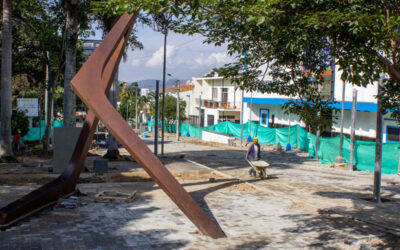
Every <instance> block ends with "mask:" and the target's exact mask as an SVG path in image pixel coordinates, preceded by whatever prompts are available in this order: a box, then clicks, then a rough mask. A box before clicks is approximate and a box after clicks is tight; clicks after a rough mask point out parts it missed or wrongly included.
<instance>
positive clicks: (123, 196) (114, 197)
mask: <svg viewBox="0 0 400 250" xmlns="http://www.w3.org/2000/svg"><path fill="white" fill-rule="evenodd" d="M135 198H136V191H134V192H133V193H131V194H127V193H120V192H109V191H101V192H100V193H98V194H96V195H95V196H94V202H111V203H122V202H125V203H130V202H132V201H133V200H134V199H135Z"/></svg>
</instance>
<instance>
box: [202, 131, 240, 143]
mask: <svg viewBox="0 0 400 250" xmlns="http://www.w3.org/2000/svg"><path fill="white" fill-rule="evenodd" d="M201 139H202V140H203V141H211V142H217V143H223V144H228V141H229V140H232V139H235V137H234V136H229V135H224V134H219V133H216V132H213V131H206V130H204V131H203V133H202V137H201Z"/></svg>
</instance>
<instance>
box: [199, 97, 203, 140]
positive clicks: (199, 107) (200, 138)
mask: <svg viewBox="0 0 400 250" xmlns="http://www.w3.org/2000/svg"><path fill="white" fill-rule="evenodd" d="M202 94H203V92H201V93H200V97H199V140H201V128H200V126H201V95H202Z"/></svg>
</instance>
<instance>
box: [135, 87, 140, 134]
mask: <svg viewBox="0 0 400 250" xmlns="http://www.w3.org/2000/svg"><path fill="white" fill-rule="evenodd" d="M138 90H139V89H138V88H137V87H136V98H135V101H136V105H135V120H136V125H135V129H137V128H138V108H137V106H138Z"/></svg>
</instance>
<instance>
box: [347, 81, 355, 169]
mask: <svg viewBox="0 0 400 250" xmlns="http://www.w3.org/2000/svg"><path fill="white" fill-rule="evenodd" d="M356 115H357V90H356V89H353V107H352V109H351V134H350V162H349V170H350V171H353V166H354V142H355V140H356V138H355V137H356Z"/></svg>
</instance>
